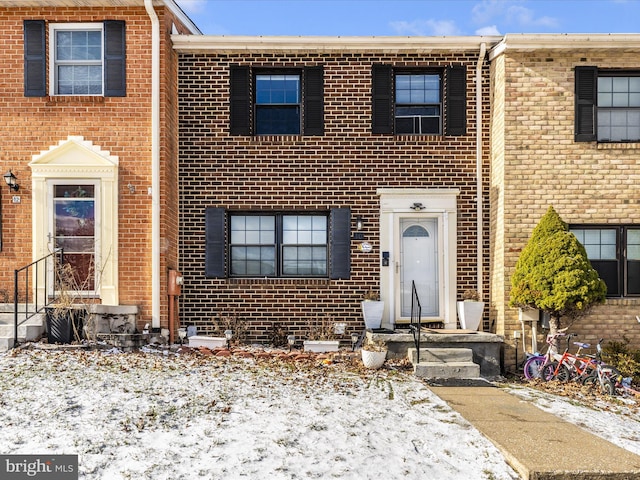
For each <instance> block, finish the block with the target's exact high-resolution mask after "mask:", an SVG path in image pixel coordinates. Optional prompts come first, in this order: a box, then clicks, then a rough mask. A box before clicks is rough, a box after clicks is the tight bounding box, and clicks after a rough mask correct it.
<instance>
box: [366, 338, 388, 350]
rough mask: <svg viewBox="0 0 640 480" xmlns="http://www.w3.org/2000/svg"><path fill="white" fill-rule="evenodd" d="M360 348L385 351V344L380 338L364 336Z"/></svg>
mask: <svg viewBox="0 0 640 480" xmlns="http://www.w3.org/2000/svg"><path fill="white" fill-rule="evenodd" d="M362 350H368V351H370V352H386V351H387V350H388V349H387V345H386V344H385V343H384V342H383V341H381V340H372V339H371V338H369V336H366V337H365V339H364V343H363V344H362Z"/></svg>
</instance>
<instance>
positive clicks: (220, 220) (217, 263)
mask: <svg viewBox="0 0 640 480" xmlns="http://www.w3.org/2000/svg"><path fill="white" fill-rule="evenodd" d="M225 218H226V212H225V209H224V208H216V207H208V208H207V209H206V213H205V235H206V243H205V253H204V264H205V267H204V268H205V277H207V278H224V277H226V272H225V268H224V265H225V262H224V260H225Z"/></svg>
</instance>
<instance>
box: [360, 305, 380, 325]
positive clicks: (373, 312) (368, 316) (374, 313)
mask: <svg viewBox="0 0 640 480" xmlns="http://www.w3.org/2000/svg"><path fill="white" fill-rule="evenodd" d="M360 305H361V306H362V316H363V317H364V325H365V327H366V328H380V325H382V312H383V311H384V302H383V301H382V300H363V301H362V302H360Z"/></svg>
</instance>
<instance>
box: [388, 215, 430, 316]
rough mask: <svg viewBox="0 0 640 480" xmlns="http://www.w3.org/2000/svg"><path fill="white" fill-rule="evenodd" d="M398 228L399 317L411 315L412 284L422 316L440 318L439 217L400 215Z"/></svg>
mask: <svg viewBox="0 0 640 480" xmlns="http://www.w3.org/2000/svg"><path fill="white" fill-rule="evenodd" d="M398 230H399V232H398V233H399V236H400V238H399V242H398V245H399V247H400V252H399V264H398V265H397V268H396V270H397V274H398V283H397V284H398V286H399V289H398V290H397V292H398V295H399V298H398V301H397V303H396V305H397V308H398V310H399V311H398V312H397V314H398V315H397V316H396V318H410V317H411V304H412V302H411V297H412V284H415V286H416V291H417V294H418V298H419V300H420V305H421V307H422V312H421V317H422V318H424V317H427V318H433V317H439V316H440V281H439V266H438V219H437V218H424V217H422V218H421V217H401V218H400V219H399V229H398Z"/></svg>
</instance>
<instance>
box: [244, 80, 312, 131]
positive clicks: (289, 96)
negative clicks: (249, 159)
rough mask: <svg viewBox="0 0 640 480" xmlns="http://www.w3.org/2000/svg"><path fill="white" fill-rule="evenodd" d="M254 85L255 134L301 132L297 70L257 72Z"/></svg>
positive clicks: (299, 91)
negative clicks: (289, 72)
mask: <svg viewBox="0 0 640 480" xmlns="http://www.w3.org/2000/svg"><path fill="white" fill-rule="evenodd" d="M255 85H256V105H255V112H256V120H255V121H256V125H255V130H256V135H285V134H289V135H298V134H300V120H301V118H300V114H301V113H302V106H301V105H300V101H301V96H302V95H301V88H300V74H297V73H293V74H258V75H256V79H255Z"/></svg>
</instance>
